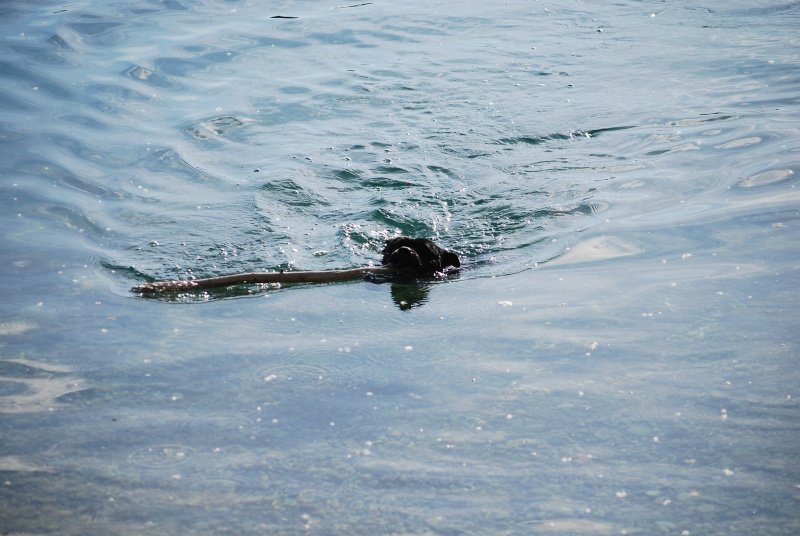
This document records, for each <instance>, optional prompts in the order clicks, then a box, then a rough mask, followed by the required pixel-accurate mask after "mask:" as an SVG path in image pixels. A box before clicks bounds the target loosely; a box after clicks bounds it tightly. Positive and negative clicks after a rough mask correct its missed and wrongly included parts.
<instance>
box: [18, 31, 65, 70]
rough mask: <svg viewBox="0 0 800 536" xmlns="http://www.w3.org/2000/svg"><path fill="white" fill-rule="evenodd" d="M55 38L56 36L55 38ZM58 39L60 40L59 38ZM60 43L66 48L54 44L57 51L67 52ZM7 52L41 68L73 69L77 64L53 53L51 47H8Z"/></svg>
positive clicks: (62, 55)
mask: <svg viewBox="0 0 800 536" xmlns="http://www.w3.org/2000/svg"><path fill="white" fill-rule="evenodd" d="M55 37H57V36H55ZM59 39H60V38H59ZM61 43H63V45H65V47H66V48H62V47H61V46H59V45H60V43H58V44H56V48H57V49H59V50H65V49H66V50H69V47H68V45H66V43H65V42H64V41H63V40H61ZM8 48H9V50H11V51H12V52H14V53H16V54H19V55H20V56H23V57H25V58H27V59H28V60H29V61H30V62H31V63H33V64H36V65H43V66H53V67H56V66H58V67H75V66H77V63H75V62H74V61H72V60H71V59H69V58H67V57H65V55H64V54H61V53H57V52H53V51H52V48H53V47H45V46H21V45H17V46H9V47H8Z"/></svg>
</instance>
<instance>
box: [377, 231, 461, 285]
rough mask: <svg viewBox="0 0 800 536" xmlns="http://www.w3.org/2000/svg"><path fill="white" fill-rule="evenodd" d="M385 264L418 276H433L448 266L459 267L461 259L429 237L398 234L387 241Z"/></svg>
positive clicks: (384, 254)
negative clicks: (410, 236) (411, 236)
mask: <svg viewBox="0 0 800 536" xmlns="http://www.w3.org/2000/svg"><path fill="white" fill-rule="evenodd" d="M381 262H382V263H383V264H391V265H392V266H393V267H394V268H399V269H400V270H402V271H403V272H406V273H409V274H412V275H417V276H431V275H434V274H436V273H438V272H444V271H445V269H446V268H448V267H453V268H458V267H459V266H461V261H459V260H458V255H456V254H455V253H453V252H452V251H447V250H446V249H442V248H440V247H439V246H437V245H436V244H434V243H433V242H431V241H430V240H428V239H427V238H409V237H407V236H398V237H397V238H392V239H391V240H389V241H388V242H386V247H385V248H383V259H382V260H381Z"/></svg>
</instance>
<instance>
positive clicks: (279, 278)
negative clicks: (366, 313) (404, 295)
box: [131, 266, 398, 293]
mask: <svg viewBox="0 0 800 536" xmlns="http://www.w3.org/2000/svg"><path fill="white" fill-rule="evenodd" d="M394 273H398V270H397V269H395V268H393V267H391V266H365V267H363V268H350V269H347V270H324V271H316V272H315V271H310V272H284V271H280V272H249V273H246V274H233V275H222V276H219V277H208V278H206V279H194V280H191V281H157V282H154V283H142V284H141V285H138V286H135V287H133V289H131V290H133V292H140V293H147V292H173V291H176V290H195V289H201V288H215V287H227V286H230V285H244V284H248V283H330V282H333V281H350V280H353V279H360V278H362V277H364V276H366V275H387V274H394Z"/></svg>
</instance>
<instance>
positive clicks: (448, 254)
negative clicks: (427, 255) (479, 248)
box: [442, 250, 461, 268]
mask: <svg viewBox="0 0 800 536" xmlns="http://www.w3.org/2000/svg"><path fill="white" fill-rule="evenodd" d="M448 266H452V267H453V268H459V267H460V266H461V261H460V260H459V258H458V255H456V254H455V253H453V252H452V251H446V250H445V252H444V254H443V255H442V268H447V267H448Z"/></svg>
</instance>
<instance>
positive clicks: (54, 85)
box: [0, 61, 74, 100]
mask: <svg viewBox="0 0 800 536" xmlns="http://www.w3.org/2000/svg"><path fill="white" fill-rule="evenodd" d="M0 78H6V79H9V80H14V81H17V82H22V83H24V84H25V86H26V88H27V89H28V90H33V91H36V92H37V93H41V94H43V95H46V96H47V97H50V98H53V99H58V100H72V99H73V97H74V94H73V93H72V92H71V91H69V90H67V89H66V88H64V86H62V85H61V84H60V83H58V82H56V81H55V80H54V79H51V78H50V77H48V76H45V75H42V74H39V73H36V72H34V71H32V70H30V69H27V68H25V67H22V66H19V65H16V64H14V63H10V62H6V61H0Z"/></svg>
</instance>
